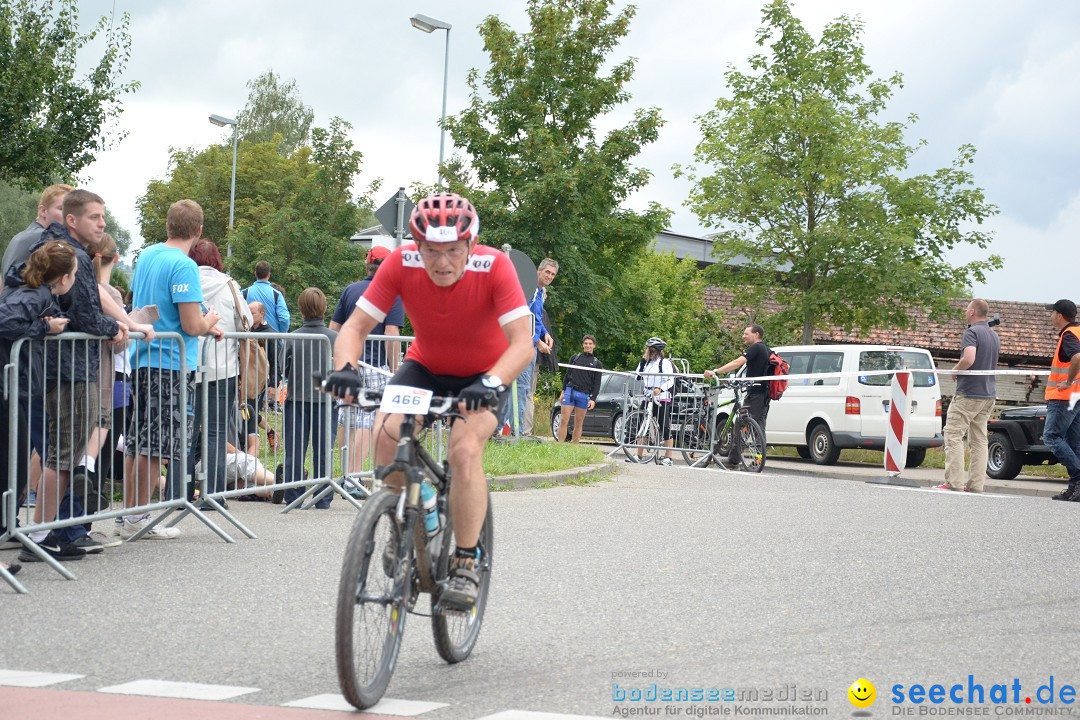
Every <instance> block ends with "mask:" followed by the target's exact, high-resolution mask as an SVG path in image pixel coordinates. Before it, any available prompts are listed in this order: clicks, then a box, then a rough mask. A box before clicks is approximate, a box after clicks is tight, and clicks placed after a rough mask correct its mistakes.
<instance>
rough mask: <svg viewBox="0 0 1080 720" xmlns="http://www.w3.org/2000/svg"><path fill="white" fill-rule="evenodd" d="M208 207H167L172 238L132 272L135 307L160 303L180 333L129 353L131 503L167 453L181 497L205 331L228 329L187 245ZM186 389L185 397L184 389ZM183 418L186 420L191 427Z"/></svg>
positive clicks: (133, 525) (144, 518) (137, 524)
mask: <svg viewBox="0 0 1080 720" xmlns="http://www.w3.org/2000/svg"><path fill="white" fill-rule="evenodd" d="M202 223H203V211H202V208H201V207H199V204H198V203H196V202H195V201H194V200H179V201H177V202H175V203H173V204H172V207H170V208H169V214H168V216H167V219H166V223H165V229H166V231H167V232H168V239H167V240H166V241H165V242H163V243H160V244H157V245H151V246H149V247H147V248H146V249H144V250H143V251H142V252H141V253H140V254H139V260H138V262H137V263H136V264H135V273H134V275H133V276H132V279H131V292H132V301H131V304H132V306H133V307H135V308H141V307H146V306H149V305H156V306H157V311H158V315H159V319H158V320H157V322H155V323H154V330H155V331H156V332H158V333H179V335H180V337H181V338H182V339H183V348H181V346H180V343H179V342H178V341H177V340H176V339H175V338H162V337H160V336H158V337H157V338H156V339H154V340H153V341H151V342H149V343H145V342H138V343H136V345H135V349H134V350H132V352H131V360H132V367H133V368H134V372H135V378H134V388H133V392H134V394H135V399H134V400H135V402H134V410H133V411H132V413H131V420H130V422H129V424H128V428H127V432H125V433H124V455H125V456H126V461H125V464H124V502H125V504H126V506H127V507H129V508H131V507H136V506H141V505H146V504H148V503H149V502H150V497H151V495H152V494H153V488H154V487H155V486H156V485H157V481H158V478H159V477H161V465H162V461H163V460H167V461H169V469H170V472H169V476H170V480H171V482H170V490H171V492H169V493H167V495H168V496H169V497H170V499H171V498H175V497H179V494H180V493H181V488H180V485H181V483H180V482H179V480H180V478H181V477H182V475H183V471H182V467H181V466H180V464H179V462H180V459H181V456H182V454H183V451H184V444H185V442H186V441H187V438H188V437H189V436H190V434H191V428H190V422H191V421H192V419H193V416H192V415H191V414H190V413H189V412H188V407H189V406H190V405H191V404H192V402H193V401H194V397H195V395H194V393H195V380H194V377H195V376H194V372H195V367H196V365H197V364H198V356H199V342H198V338H199V337H200V336H203V335H213V336H214V337H215V338H216V339H218V340H220V339H221V338H222V337H223V336H224V334H225V333H224V332H223V331H222V330H221V328H219V327H217V323H218V321H219V320H221V316H220V315H219V314H218V313H217V310H215V309H214V308H213V307H211V308H209V310H207V311H206V313H205V314H203V302H202V300H203V294H202V284H201V283H200V281H199V268H198V266H197V265H196V264H195V261H193V260H192V259H191V258H190V257H188V252H189V251H190V250H191V246H192V245H194V244H195V241H196V240H198V239H199V238H200V237H201V236H202ZM185 388H186V389H187V395H186V402H185V396H184V389H185ZM184 423H188V424H189V427H188V428H187V430H188V431H187V433H185V432H184V425H183V424H184ZM149 523H150V516H149V515H148V514H144V515H127V516H126V517H123V518H117V520H116V534H118V535H119V536H120V537H122V538H130V537H131V536H132V535H134V534H135V533H137V532H139V531H140V530H142V529H143V528H144V527H146V526H147V525H148V524H149ZM179 534H180V531H179V530H177V529H176V528H167V527H164V526H162V525H156V526H154V527H153V528H151V529H150V530H149V531H148V532H147V533H146V534H145V535H144V536H143V537H146V538H153V539H163V538H172V537H176V536H177V535H179Z"/></svg>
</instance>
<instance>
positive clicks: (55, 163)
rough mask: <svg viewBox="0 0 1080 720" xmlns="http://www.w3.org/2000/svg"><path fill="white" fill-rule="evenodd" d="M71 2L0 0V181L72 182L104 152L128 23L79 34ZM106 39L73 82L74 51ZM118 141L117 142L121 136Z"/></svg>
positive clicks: (124, 88) (106, 22)
mask: <svg viewBox="0 0 1080 720" xmlns="http://www.w3.org/2000/svg"><path fill="white" fill-rule="evenodd" d="M78 16H79V13H78V7H77V4H76V0H5V2H0V88H2V91H0V180H7V181H9V182H12V183H15V184H18V185H22V186H24V187H27V188H33V187H39V186H44V185H48V184H49V183H50V182H53V181H54V178H63V179H65V180H69V181H70V180H71V179H73V178H74V176H75V174H76V173H78V172H79V171H80V170H81V169H83V168H84V167H86V166H87V165H89V164H90V163H91V162H92V161H93V160H94V155H95V153H97V152H98V151H100V150H103V149H105V148H107V147H108V146H109V145H110V143H111V140H112V139H113V137H112V136H111V135H110V131H109V124H110V122H111V121H113V120H114V119H115V118H116V117H117V116H119V115H120V113H121V111H122V107H121V104H120V99H121V97H122V96H123V95H124V94H126V93H129V92H132V91H134V90H135V89H136V88H137V87H138V83H135V82H127V83H124V82H121V76H122V75H123V71H124V68H125V66H126V65H127V61H128V58H129V55H130V50H131V37H130V36H129V35H128V25H129V18H128V15H127V14H126V13H125V14H124V15H122V16H121V17H120V21H119V25H118V26H115V27H114V26H113V25H112V24H111V20H110V19H109V18H108V17H102V18H101V20H99V21H98V23H97V26H96V27H95V28H94V29H93V30H91V31H90V32H88V33H82V32H80V31H79V23H78ZM101 34H104V35H105V43H104V52H103V54H102V56H101V58H100V59H99V60H97V61H96V62H94V63H93V64H91V65H90V71H89V73H87V75H86V76H85V77H81V78H80V77H76V71H77V67H78V65H80V64H82V65H83V66H86V65H87V63H86V61H85V60H84V61H83V62H82V63H80V62H79V51H80V50H81V49H82V48H83V47H85V46H86V45H87V44H88V43H90V42H91V41H93V40H95V39H96V38H97V37H98V36H99V35H101ZM120 137H122V136H120Z"/></svg>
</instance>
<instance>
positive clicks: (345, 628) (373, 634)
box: [334, 389, 495, 710]
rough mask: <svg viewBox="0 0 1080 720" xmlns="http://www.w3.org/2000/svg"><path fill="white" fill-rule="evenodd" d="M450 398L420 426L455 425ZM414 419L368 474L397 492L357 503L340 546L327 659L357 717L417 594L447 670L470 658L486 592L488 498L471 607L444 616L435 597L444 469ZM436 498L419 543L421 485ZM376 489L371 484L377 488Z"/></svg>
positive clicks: (445, 509) (377, 687) (393, 652)
mask: <svg viewBox="0 0 1080 720" xmlns="http://www.w3.org/2000/svg"><path fill="white" fill-rule="evenodd" d="M382 394H383V390H381V389H379V390H361V391H360V397H359V398H358V400H357V402H356V403H339V405H340V406H342V407H357V408H359V409H362V410H374V409H376V408H377V407H378V406H379V404H380V401H381V399H382ZM457 402H458V401H457V399H456V398H452V397H433V398H431V406H430V408H429V409H428V411H427V413H426V418H429V419H430V418H447V417H461V416H460V415H458V413H457V411H456V409H455V408H456V407H457ZM418 424H424V423H423V422H420V423H418V420H417V417H416V416H414V415H409V414H406V415H403V416H402V421H401V434H400V435H399V436H398V437H400V438H402V439H403V440H402V441H401V442H399V443H398V446H397V454H396V456H395V457H394V461H393V462H392V463H390V464H389V465H386V466H383V467H380V468H377V469H376V471H375V479H376V481H383V480H385V479H386V477H387V476H388V475H389V474H390V473H394V472H400V473H402V475H403V476H404V488H405V490H404V492H398V491H397V490H396V489H391V488H388V487H384V488H383V489H381V490H378V491H377V492H375V493H374V494H373V495H371V497H369V498H368V499H367V500H365V501H364V505H363V507H362V508H361V510H360V512H359V513H358V514H357V517H356V520H355V522H354V524H353V528H352V532H351V534H350V535H349V540H348V543H347V545H346V547H345V559H344V561H343V563H342V568H341V581H340V584H339V586H338V597H337V622H336V627H335V633H334V639H335V654H336V658H337V671H338V682H339V684H340V685H341V691H342V693H343V694H344V696H345V698H346V699H347V700H348V701H349V702H350V703H352V704H353V705H354V706H355V707H357V708H359V709H361V710H365V709H367V708H370V707H371V706H372V705H374V704H375V703H377V702H378V701H379V700H380V699H381V698H382V696H383V693H384V692H385V691H386V687H387V685H388V684H389V683H390V678H391V676H392V675H393V673H394V666H395V664H396V663H397V659H398V652H399V650H400V649H401V640H402V634H403V632H404V630H405V620H406V618H407V617H408V615H409V614H414V615H421V616H422V615H424V613H422V612H419V611H417V609H416V604H417V600H418V599H419V596H420V595H421V594H427V595H429V596H430V617H431V629H432V632H433V634H434V636H435V648H436V650H437V651H438V653H439V656H440V657H441V658H442V659H443V660H445V661H446V662H448V663H458V662H461V661H462V660H465V659H466V658H467V657H469V654H470V653H471V652H472V650H473V648H474V647H475V645H476V640H477V637H478V636H479V634H480V626H481V623H482V622H483V620H484V610H485V608H486V606H487V597H488V590H489V589H490V586H491V564H492V551H493V545H494V539H495V538H494V524H493V520H492V512H491V499H490V497H489V498H488V508H487V515H486V517H485V518H484V524H483V527H482V528H481V530H480V538H479V542H478V544H477V546H478V548H479V550H480V561H479V576H480V588H479V592H478V593H477V597H476V603H475V605H473V607H472V608H471V609H470V610H468V611H467V612H459V611H456V610H451V609H449V608H444V607H442V606H441V605H440V602H439V598H440V595H441V594H442V592H443V591H444V590H445V589H446V587H447V585H448V582H449V570H450V558H451V557H452V556H453V553H454V547H455V546H454V527H453V522H452V520H453V513H452V512H451V508H450V506H449V498H450V481H451V478H450V465H449V463H448V462H447V461H445V460H444V461H443V462H442V463H437V462H436V461H435V460H434V459H433V458H432V457H431V456H430V455H429V454H428V452H427V450H425V449H424V447H423V445H422V440H423V437H422V436H423V433H420V434H418V433H417V429H418V428H417V426H418ZM425 481H426V482H428V483H430V484H431V486H432V487H433V488H434V489H435V491H436V508H437V511H438V517H439V528H440V529H439V531H438V533H437V534H435V535H434V536H433V537H429V536H428V532H427V530H426V529H425V525H424V520H425V516H426V515H427V512H428V511H427V510H425V509H424V506H423V504H422V499H421V485H422V483H424V482H425ZM377 486H378V483H376V487H377Z"/></svg>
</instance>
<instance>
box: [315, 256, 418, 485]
mask: <svg viewBox="0 0 1080 720" xmlns="http://www.w3.org/2000/svg"><path fill="white" fill-rule="evenodd" d="M389 256H390V250H389V249H388V248H384V247H379V246H377V245H376V246H373V247H372V248H371V250H369V251H368V254H367V258H366V259H365V261H366V262H367V277H366V278H364V279H363V280H360V281H357V282H354V283H353V284H352V285H349V286H348V287H347V288H345V291H344V292H342V293H341V299H340V300H339V301H338V304H337V308H336V309H335V310H334V316H333V317H332V318H331V319H330V329H331V330H333V331H335V332H337V331H338V330H340V329H341V326H342V325H344V324H345V321H346V320H348V319H349V316H350V315H352V313H353V310H355V309H356V302H357V300H359V299H360V298H361V297H362V296H363V294H364V291H365V290H367V289H368V285H370V284H371V281H372V280H373V279H374V278H375V273H376V272H377V271H378V269H379V265H381V264H382V261H383V260H385V259H386V258H387V257H389ZM404 325H405V307H404V306H403V305H402V304H401V298H396V299H395V300H394V304H393V305H392V306H391V307H390V312H388V313H387V314H386V319H385V320H383V321H382V322H381V323H379V324H378V325H376V326H375V327H374V329H372V331H371V335H400V334H401V328H402V327H404ZM369 337H370V336H369ZM400 357H401V343H398V342H394V341H390V340H386V341H384V340H367V341H365V342H364V355H363V357H362V358H360V360H362V361H363V362H364V363H366V364H367V365H370V366H371V367H365V366H364V365H359V366H358V367H359V368H360V372H361V374H362V375H363V378H364V387H369V388H381V387H383V386H384V385H386V379H387V378H388V377H390V375H389V373H394V372H397V369H398V361H399V359H400ZM373 368H378V370H375V369H373ZM379 370H382V371H384V372H379ZM374 422H375V412H374V411H371V412H363V411H361V412H354V411H349V410H342V411H341V412H339V413H338V447H341V445H342V441H343V440H344V438H345V427H346V425H348V426H350V427H351V428H352V429H353V430H355V431H356V434H355V435H354V436H353V439H352V452H351V453H350V466H349V470H348V472H360V471H361V470H362V469H363V467H364V458H365V457H370V455H371V453H370V452H369V449H370V448H369V447H368V445H369V444H370V443H371V427H372V425H373V424H374Z"/></svg>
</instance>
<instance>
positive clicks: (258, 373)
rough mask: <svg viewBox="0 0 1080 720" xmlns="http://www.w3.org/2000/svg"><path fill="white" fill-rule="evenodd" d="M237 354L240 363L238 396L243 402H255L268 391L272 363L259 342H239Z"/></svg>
mask: <svg viewBox="0 0 1080 720" xmlns="http://www.w3.org/2000/svg"><path fill="white" fill-rule="evenodd" d="M236 353H237V357H238V359H239V361H240V377H239V381H240V384H239V386H238V388H237V393H236V394H237V396H238V397H239V398H240V399H241V400H254V399H255V398H257V397H259V395H260V394H262V392H263V391H264V390H266V383H267V380H268V379H269V377H270V361H269V360H267V359H266V351H265V350H263V347H262V345H260V344H259V341H258V340H237V349H236Z"/></svg>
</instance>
